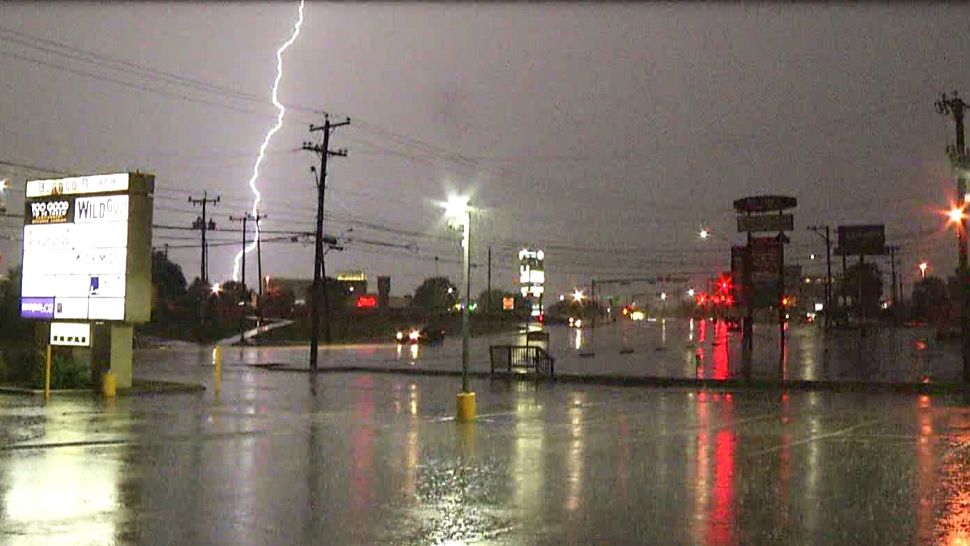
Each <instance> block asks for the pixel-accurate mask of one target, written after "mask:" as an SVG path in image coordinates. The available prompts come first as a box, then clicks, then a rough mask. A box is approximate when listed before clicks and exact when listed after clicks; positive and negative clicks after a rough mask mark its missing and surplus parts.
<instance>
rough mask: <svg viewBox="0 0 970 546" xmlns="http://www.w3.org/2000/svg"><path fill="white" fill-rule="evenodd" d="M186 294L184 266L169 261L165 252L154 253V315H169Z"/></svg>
mask: <svg viewBox="0 0 970 546" xmlns="http://www.w3.org/2000/svg"><path fill="white" fill-rule="evenodd" d="M185 294H186V283H185V275H184V274H183V273H182V266H180V265H178V264H176V263H175V262H173V261H171V260H169V259H168V256H166V255H165V253H164V252H161V251H158V250H156V251H155V252H152V295H153V297H154V304H153V306H152V309H153V311H154V313H156V314H157V313H161V314H163V315H167V314H169V313H171V312H172V310H173V307H174V306H175V305H176V303H177V302H178V300H179V299H181V298H182V297H183V296H185Z"/></svg>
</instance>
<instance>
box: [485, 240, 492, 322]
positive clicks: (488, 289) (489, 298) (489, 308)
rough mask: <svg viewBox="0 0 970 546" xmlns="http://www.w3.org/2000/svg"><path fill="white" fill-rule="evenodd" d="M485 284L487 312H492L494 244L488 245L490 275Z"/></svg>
mask: <svg viewBox="0 0 970 546" xmlns="http://www.w3.org/2000/svg"><path fill="white" fill-rule="evenodd" d="M487 279H488V280H487V281H486V284H485V312H486V313H491V312H492V245H488V276H487Z"/></svg>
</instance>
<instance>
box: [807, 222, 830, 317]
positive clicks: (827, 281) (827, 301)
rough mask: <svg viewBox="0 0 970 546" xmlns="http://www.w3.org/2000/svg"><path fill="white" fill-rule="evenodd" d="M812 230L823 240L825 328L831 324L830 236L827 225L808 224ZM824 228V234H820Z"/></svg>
mask: <svg viewBox="0 0 970 546" xmlns="http://www.w3.org/2000/svg"><path fill="white" fill-rule="evenodd" d="M808 229H810V230H811V231H812V232H814V233H815V234H816V235H818V236H820V237H822V239H824V240H825V329H826V330H828V329H829V328H830V327H831V325H832V319H831V317H832V311H833V309H832V238H831V230H830V229H829V226H828V225H824V226H808ZM822 230H825V234H824V235H823V234H822Z"/></svg>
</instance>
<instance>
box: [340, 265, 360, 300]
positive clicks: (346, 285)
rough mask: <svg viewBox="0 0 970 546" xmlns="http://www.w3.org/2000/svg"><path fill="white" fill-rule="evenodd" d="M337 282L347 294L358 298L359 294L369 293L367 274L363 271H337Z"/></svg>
mask: <svg viewBox="0 0 970 546" xmlns="http://www.w3.org/2000/svg"><path fill="white" fill-rule="evenodd" d="M337 284H338V285H340V288H341V289H342V290H343V292H344V295H345V296H347V297H349V298H352V299H355V300H356V298H357V296H359V295H361V294H366V293H367V274H365V273H364V272H363V271H341V272H340V273H337Z"/></svg>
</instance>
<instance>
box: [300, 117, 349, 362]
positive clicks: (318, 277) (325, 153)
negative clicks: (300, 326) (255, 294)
mask: <svg viewBox="0 0 970 546" xmlns="http://www.w3.org/2000/svg"><path fill="white" fill-rule="evenodd" d="M344 125H350V118H347V119H345V120H344V121H341V122H338V123H331V122H330V116H329V115H328V114H324V116H323V125H310V132H311V133H315V132H318V131H323V143H322V144H320V145H317V144H312V143H310V142H304V143H303V150H305V151H308V152H313V153H315V154H317V155H319V156H320V173H319V177H318V180H317V229H316V244H315V248H314V260H313V293H312V296H311V298H310V299H311V303H310V305H311V308H310V370H311V371H312V372H313V373H316V372H317V353H318V350H319V348H318V345H319V343H320V305H319V304H320V300H321V299H322V300H323V307H324V315H323V317H324V319H323V320H324V334H323V335H324V337H323V339H324V341H326V342H327V343H330V341H331V340H332V336H331V332H330V301H329V298H328V296H327V290H326V287H325V284H326V282H327V267H326V263H325V260H324V250H323V242H324V241H323V212H324V196H325V195H326V192H327V159H328V158H329V157H330V156H339V157H347V150H331V149H330V134H331V133H332V132H333V131H334V129H337V128H338V127H343V126H344Z"/></svg>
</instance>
